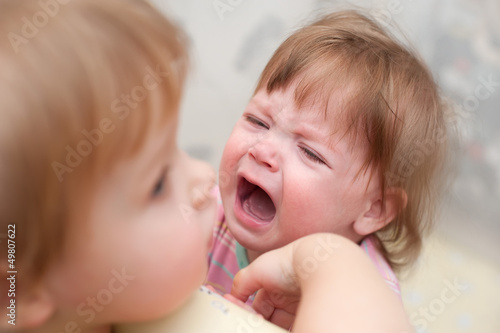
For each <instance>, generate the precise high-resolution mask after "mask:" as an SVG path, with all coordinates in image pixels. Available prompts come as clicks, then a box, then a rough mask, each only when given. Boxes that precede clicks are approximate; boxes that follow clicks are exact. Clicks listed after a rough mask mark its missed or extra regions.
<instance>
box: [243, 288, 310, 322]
mask: <svg viewBox="0 0 500 333" xmlns="http://www.w3.org/2000/svg"><path fill="white" fill-rule="evenodd" d="M299 300H300V295H285V294H283V293H281V292H279V291H274V292H268V291H266V290H259V292H258V293H257V296H256V297H255V300H254V302H253V308H254V309H255V311H257V313H260V314H261V315H262V316H263V317H264V318H265V319H267V320H268V321H270V322H272V323H274V324H275V325H278V326H280V327H282V328H285V329H287V330H288V329H289V328H290V327H291V326H292V324H293V321H294V320H295V314H296V312H297V308H298V304H299Z"/></svg>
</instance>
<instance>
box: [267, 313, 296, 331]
mask: <svg viewBox="0 0 500 333" xmlns="http://www.w3.org/2000/svg"><path fill="white" fill-rule="evenodd" d="M294 320H295V313H290V312H287V311H285V310H282V309H276V310H275V311H274V313H273V315H272V316H271V318H270V319H269V321H270V322H271V323H273V324H275V325H277V326H279V327H281V328H284V329H286V330H288V329H289V328H290V327H292V325H293V321H294Z"/></svg>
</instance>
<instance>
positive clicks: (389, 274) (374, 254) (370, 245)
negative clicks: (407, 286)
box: [360, 235, 401, 295]
mask: <svg viewBox="0 0 500 333" xmlns="http://www.w3.org/2000/svg"><path fill="white" fill-rule="evenodd" d="M376 244H377V241H376V239H375V236H373V235H369V236H367V237H365V238H364V239H363V241H362V242H361V243H360V247H361V248H362V249H363V250H364V251H365V252H366V254H368V256H369V257H370V259H371V261H372V262H373V263H374V264H375V267H376V268H377V270H378V272H379V273H380V275H382V277H383V278H384V280H385V282H386V283H387V284H388V285H389V287H390V288H391V289H392V290H393V291H394V292H395V293H397V294H398V295H401V289H400V287H399V281H398V278H397V277H396V274H395V273H394V271H393V270H392V268H391V266H390V265H389V264H388V263H387V260H385V258H384V256H383V255H382V253H380V251H379V250H378V248H377V245H376Z"/></svg>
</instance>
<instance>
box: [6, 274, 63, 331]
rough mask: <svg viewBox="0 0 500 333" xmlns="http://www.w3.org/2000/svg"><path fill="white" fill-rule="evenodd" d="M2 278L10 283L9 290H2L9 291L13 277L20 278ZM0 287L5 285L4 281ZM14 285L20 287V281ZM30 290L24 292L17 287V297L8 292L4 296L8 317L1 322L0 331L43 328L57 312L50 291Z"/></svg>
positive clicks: (9, 276)
mask: <svg viewBox="0 0 500 333" xmlns="http://www.w3.org/2000/svg"><path fill="white" fill-rule="evenodd" d="M0 277H1V278H2V279H3V280H4V281H7V282H8V284H7V289H5V288H2V290H9V289H10V287H9V286H10V281H12V282H14V279H13V277H14V278H18V277H19V276H13V275H5V274H0ZM8 278H10V280H8ZM0 285H1V286H3V285H4V283H3V281H2V283H1V284H0ZM14 285H16V286H19V281H16V283H14ZM30 290H31V291H27V290H26V291H25V292H23V291H22V290H19V288H17V287H16V290H15V291H14V292H15V296H14V295H13V294H12V293H7V292H6V293H5V294H6V295H2V297H1V300H2V302H1V303H2V308H3V309H5V307H6V308H7V316H6V318H2V320H0V331H2V332H3V331H7V332H9V331H10V330H12V331H25V330H30V329H34V328H36V327H39V326H43V324H44V323H45V322H46V321H47V320H48V319H50V317H51V316H52V314H53V313H54V311H55V306H54V303H53V301H52V299H51V297H50V295H49V293H48V291H46V290H45V289H44V288H43V287H36V288H30ZM9 295H10V296H9ZM11 296H12V297H11ZM3 305H5V307H4V306H3ZM13 323H15V325H13Z"/></svg>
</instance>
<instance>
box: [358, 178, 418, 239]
mask: <svg viewBox="0 0 500 333" xmlns="http://www.w3.org/2000/svg"><path fill="white" fill-rule="evenodd" d="M407 202H408V196H407V195H406V192H405V191H404V190H403V189H402V188H397V187H394V188H390V189H387V190H386V191H385V201H384V203H382V198H378V199H375V200H373V201H372V202H370V203H369V205H368V209H367V210H366V211H365V212H364V213H363V214H362V215H361V216H360V217H359V218H358V219H357V220H356V221H354V231H355V232H356V233H357V234H358V235H361V236H366V235H369V234H372V233H374V232H376V231H377V230H380V229H382V228H383V227H385V226H386V225H387V224H388V223H389V222H391V221H392V220H394V219H395V218H396V215H397V214H398V212H400V211H401V210H403V209H404V208H405V207H406V204H407Z"/></svg>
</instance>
